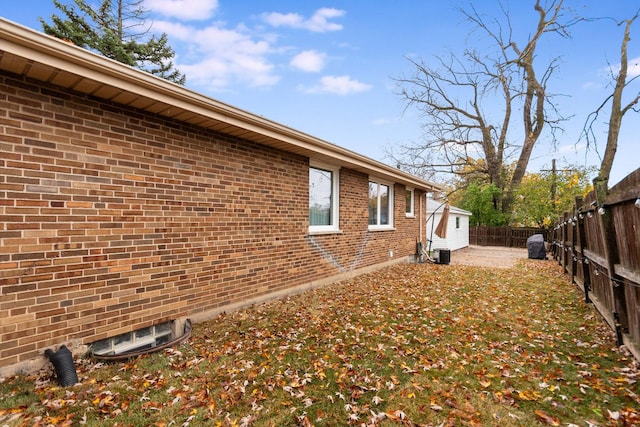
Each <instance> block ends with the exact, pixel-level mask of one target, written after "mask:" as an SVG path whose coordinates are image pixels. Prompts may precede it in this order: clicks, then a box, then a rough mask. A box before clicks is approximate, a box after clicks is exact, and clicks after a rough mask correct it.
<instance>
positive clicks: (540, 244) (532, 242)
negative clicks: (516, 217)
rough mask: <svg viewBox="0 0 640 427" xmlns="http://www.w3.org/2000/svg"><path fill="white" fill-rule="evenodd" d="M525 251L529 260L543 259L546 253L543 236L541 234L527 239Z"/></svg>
mask: <svg viewBox="0 0 640 427" xmlns="http://www.w3.org/2000/svg"><path fill="white" fill-rule="evenodd" d="M527 250H528V251H529V259H545V258H546V257H547V251H546V249H545V248H544V236H543V235H542V234H534V235H533V236H531V237H529V238H528V239H527Z"/></svg>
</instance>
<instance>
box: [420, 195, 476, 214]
mask: <svg viewBox="0 0 640 427" xmlns="http://www.w3.org/2000/svg"><path fill="white" fill-rule="evenodd" d="M444 203H445V202H443V201H441V200H434V199H427V213H431V212H434V211H438V212H440V213H441V212H442V208H441V206H444ZM436 213H437V212H436ZM449 213H451V214H455V215H465V216H471V215H473V213H472V212H469V211H466V210H464V209H461V208H458V207H456V206H453V205H451V206H449Z"/></svg>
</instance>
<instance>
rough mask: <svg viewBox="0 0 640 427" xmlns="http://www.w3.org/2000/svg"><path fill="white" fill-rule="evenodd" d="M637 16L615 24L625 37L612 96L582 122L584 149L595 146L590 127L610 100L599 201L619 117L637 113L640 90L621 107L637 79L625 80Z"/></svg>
mask: <svg viewBox="0 0 640 427" xmlns="http://www.w3.org/2000/svg"><path fill="white" fill-rule="evenodd" d="M639 15H640V10H638V11H637V12H636V14H635V15H634V16H633V17H632V18H631V19H626V20H623V21H621V22H617V25H618V26H622V25H624V34H623V37H622V43H621V45H620V68H619V70H618V74H617V76H613V80H614V82H615V86H614V88H613V93H611V95H609V96H608V97H607V98H606V99H605V100H604V101H603V102H602V104H600V106H599V107H598V108H597V109H596V110H595V111H594V112H593V113H591V114H589V116H588V117H587V121H586V123H585V127H584V129H583V136H584V137H585V138H586V141H587V146H591V145H593V146H595V144H596V138H595V134H594V131H593V126H594V124H595V123H596V122H597V120H598V116H599V115H600V113H601V112H602V110H603V109H604V108H605V106H606V105H607V104H609V101H611V113H610V115H609V122H608V132H607V146H606V147H605V150H604V155H603V157H602V161H601V163H600V170H599V172H598V176H597V177H596V178H595V179H594V180H593V182H594V187H595V189H596V194H597V196H598V199H599V200H600V201H602V200H604V197H605V196H606V194H607V191H608V185H609V175H610V174H611V167H612V166H613V160H614V158H615V155H616V151H617V150H618V137H619V136H620V128H621V126H622V118H623V117H624V115H625V114H626V113H627V112H628V111H629V110H633V111H636V112H638V109H637V108H636V106H637V105H638V102H639V101H640V91H638V92H636V93H635V95H634V96H633V97H632V98H631V99H630V100H629V101H628V102H627V103H626V105H624V106H623V105H622V104H623V101H622V97H623V95H624V90H625V89H626V88H627V87H629V85H631V83H632V82H633V81H634V80H636V79H637V78H638V77H640V75H636V76H634V77H632V78H630V79H629V80H627V77H628V69H629V59H628V57H627V45H628V43H629V41H630V40H631V25H632V24H633V22H634V21H635V20H636V19H637V18H638V16H639Z"/></svg>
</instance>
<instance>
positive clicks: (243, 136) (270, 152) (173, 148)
mask: <svg viewBox="0 0 640 427" xmlns="http://www.w3.org/2000/svg"><path fill="white" fill-rule="evenodd" d="M0 105H1V106H2V108H1V109H0V167H1V168H0V240H1V245H0V321H1V322H0V342H1V343H2V346H1V347H0V375H1V374H2V372H3V368H4V372H7V370H8V369H9V368H7V367H12V368H15V367H16V366H18V365H23V367H24V365H27V364H28V363H31V361H33V360H40V361H42V360H43V359H42V354H43V352H44V350H45V349H46V348H51V347H56V346H58V345H60V344H62V343H65V344H67V345H71V346H72V348H73V347H75V348H76V349H77V348H79V346H80V345H87V344H91V343H94V342H97V341H100V342H101V343H102V344H105V343H106V344H105V345H106V346H107V347H108V346H109V345H111V344H113V343H111V342H110V341H109V340H110V338H111V337H114V336H116V335H122V334H125V335H126V334H129V335H126V336H128V337H129V338H128V342H127V346H128V347H132V346H134V347H135V345H136V342H132V341H135V339H136V337H137V336H143V335H144V336H145V339H147V338H149V333H150V330H151V329H153V328H156V329H155V332H153V333H152V336H155V335H153V334H157V336H158V337H163V336H164V335H163V334H164V333H165V332H166V326H167V325H169V326H171V322H174V321H180V320H181V321H184V319H185V318H191V319H192V320H194V321H202V320H205V319H208V318H211V317H213V316H215V315H216V314H218V313H220V312H222V311H228V310H232V309H236V308H238V307H241V306H244V305H248V304H252V303H257V302H261V301H265V300H268V299H273V298H277V297H279V296H282V295H286V294H289V293H294V292H301V291H303V290H305V289H310V288H313V287H316V286H320V285H322V284H325V283H329V282H332V281H336V280H338V279H341V278H344V277H347V276H349V275H353V274H357V273H360V272H363V271H367V270H371V269H374V268H378V267H380V266H383V265H388V264H389V263H394V262H401V261H407V260H409V259H410V257H411V256H412V255H413V254H414V252H415V248H416V244H415V242H416V240H423V241H424V240H425V237H426V235H424V236H423V235H422V233H424V231H425V230H424V224H425V221H426V194H427V192H431V191H439V188H438V187H437V186H435V185H433V184H431V183H429V182H426V181H424V180H422V179H419V178H417V177H415V176H412V175H410V174H407V173H405V172H402V171H400V170H398V169H396V168H393V167H390V166H388V165H385V164H382V163H380V162H377V161H374V160H371V159H369V158H367V157H364V156H362V155H359V154H357V153H354V152H352V151H349V150H346V149H344V148H341V147H338V146H336V145H334V144H330V143H328V142H326V141H323V140H320V139H317V138H314V137H312V136H310V135H308V134H305V133H302V132H299V131H296V130H294V129H291V128H288V127H286V126H284V125H281V124H278V123H275V122H273V121H270V120H268V119H265V118H263V117H260V116H256V115H254V114H250V113H248V112H246V111H243V110H240V109H237V108H234V107H231V106H229V105H226V104H224V103H221V102H219V101H216V100H213V99H211V98H208V97H205V96H203V95H200V94H198V93H195V92H193V91H190V90H188V89H186V88H184V87H181V86H177V85H174V84H172V83H170V82H167V81H165V80H161V79H159V78H156V77H154V76H152V75H150V74H148V73H145V72H143V71H140V70H136V69H133V68H131V67H128V66H126V65H123V64H120V63H117V62H114V61H112V60H109V59H107V58H104V57H101V56H98V55H95V54H92V53H90V52H88V51H86V50H83V49H80V48H78V47H76V46H73V45H71V44H68V43H65V42H62V41H59V40H57V39H54V38H51V37H49V36H46V35H44V34H42V33H39V32H36V31H33V30H30V29H28V28H25V27H22V26H19V25H16V24H14V23H12V22H10V21H7V20H4V19H0ZM142 328H145V329H144V333H142V332H140V333H137V334H135V335H132V334H131V332H132V331H138V330H141V329H142ZM150 328H151V329H150ZM125 335H122V336H125ZM158 339H160V338H158ZM147 345H148V343H147Z"/></svg>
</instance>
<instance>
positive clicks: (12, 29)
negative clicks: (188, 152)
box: [0, 17, 440, 191]
mask: <svg viewBox="0 0 640 427" xmlns="http://www.w3.org/2000/svg"><path fill="white" fill-rule="evenodd" d="M0 39H1V40H2V45H0V55H1V56H0V69H2V70H6V71H9V72H12V73H18V74H23V75H26V76H28V77H30V78H34V79H37V80H42V81H47V82H51V83H53V84H57V85H61V86H63V87H66V88H68V89H71V90H74V91H76V92H80V93H85V94H89V95H93V96H98V97H105V99H107V100H110V101H111V102H114V103H122V104H123V105H134V106H136V108H141V109H143V110H147V111H151V112H153V113H157V114H159V115H162V116H165V117H171V118H174V117H176V116H179V115H185V113H188V114H187V115H189V117H190V118H191V123H198V125H199V126H202V127H205V128H208V129H212V130H215V131H218V132H228V133H230V134H232V135H236V136H240V137H242V138H245V139H248V140H251V141H255V142H257V143H260V144H263V145H267V146H272V147H275V148H279V149H283V150H285V151H290V152H293V153H296V154H300V155H303V156H306V157H308V158H310V159H314V160H321V161H330V162H332V163H336V164H338V165H340V166H343V167H348V168H351V169H355V170H357V171H360V172H363V173H367V174H369V175H373V176H378V177H380V178H384V179H389V180H392V181H394V182H397V183H400V184H404V185H406V186H409V187H413V188H416V189H421V190H424V191H438V190H439V189H440V188H439V187H438V186H437V185H435V184H433V183H430V182H428V181H425V180H422V179H420V178H418V177H416V176H413V175H411V174H408V173H406V172H403V171H401V170H399V169H396V168H393V167H391V166H389V165H386V164H384V163H382V162H378V161H376V160H373V159H370V158H368V157H366V156H363V155H360V154H358V153H355V152H353V151H351V150H347V149H345V148H343V147H340V146H337V145H335V144H331V143H329V142H327V141H324V140H322V139H319V138H316V137H313V136H311V135H309V134H306V133H304V132H300V131H297V130H295V129H292V128H290V127H287V126H284V125H282V124H279V123H277V122H274V121H272V120H269V119H266V118H264V117H261V116H258V115H255V114H252V113H249V112H247V111H244V110H242V109H239V108H236V107H233V106H230V105H228V104H225V103H223V102H220V101H217V100H215V99H212V98H210V97H207V96H204V95H202V94H199V93H197V92H195V91H192V90H190V89H187V88H185V87H183V86H179V85H177V84H175V83H172V82H170V81H167V80H164V79H161V78H158V77H155V76H153V75H151V74H149V73H147V72H145V71H141V70H138V69H135V68H132V67H129V66H127V65H124V64H121V63H119V62H116V61H113V60H111V59H109V58H106V57H103V56H100V55H97V54H94V53H92V52H89V51H87V50H85V49H82V48H79V47H77V46H74V45H72V44H69V43H66V42H64V41H61V40H59V39H56V38H53V37H50V36H48V35H45V34H43V33H40V32H37V31H35V30H33V29H30V28H27V27H24V26H21V25H19V24H16V23H14V22H11V21H8V20H6V19H4V18H1V17H0ZM20 59H21V61H22V62H20ZM127 93H129V94H135V97H128V102H124V101H121V99H124V98H126V97H124V96H122V95H123V94H127ZM106 94H109V95H110V96H111V97H106ZM178 120H180V118H178Z"/></svg>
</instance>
